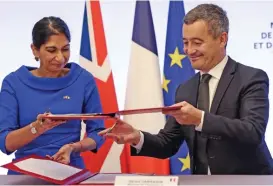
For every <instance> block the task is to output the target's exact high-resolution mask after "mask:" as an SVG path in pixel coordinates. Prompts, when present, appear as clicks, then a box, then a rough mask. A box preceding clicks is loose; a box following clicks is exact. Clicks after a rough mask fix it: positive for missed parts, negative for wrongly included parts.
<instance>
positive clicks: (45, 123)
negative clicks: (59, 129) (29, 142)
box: [36, 113, 66, 133]
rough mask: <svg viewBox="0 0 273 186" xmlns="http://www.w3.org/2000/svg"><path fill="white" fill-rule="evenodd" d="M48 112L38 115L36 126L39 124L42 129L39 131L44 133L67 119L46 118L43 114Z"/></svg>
mask: <svg viewBox="0 0 273 186" xmlns="http://www.w3.org/2000/svg"><path fill="white" fill-rule="evenodd" d="M47 114H48V113H45V114H39V115H38V116H37V121H36V123H37V124H36V126H38V128H39V129H41V130H40V131H39V133H44V132H46V131H48V130H50V129H52V128H54V127H56V126H58V125H60V124H63V123H65V122H66V121H65V120H52V119H44V118H43V116H45V115H47Z"/></svg>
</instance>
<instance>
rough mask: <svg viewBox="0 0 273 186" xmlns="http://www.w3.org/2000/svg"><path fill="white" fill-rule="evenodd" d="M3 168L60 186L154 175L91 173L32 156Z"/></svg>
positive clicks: (94, 183)
mask: <svg viewBox="0 0 273 186" xmlns="http://www.w3.org/2000/svg"><path fill="white" fill-rule="evenodd" d="M1 167H4V168H7V169H10V170H12V171H15V172H19V173H21V174H25V175H28V176H32V177H36V178H39V179H42V180H45V181H47V182H49V183H53V184H58V185H78V184H79V185H91V184H92V185H114V183H115V178H116V176H152V175H154V174H122V173H91V172H90V171H89V170H86V169H79V168H76V167H72V166H70V165H65V164H62V163H59V162H56V161H53V160H51V159H49V158H45V157H41V156H37V155H31V156H27V157H24V158H21V159H18V160H16V161H13V162H11V163H8V164H5V165H2V166H1Z"/></svg>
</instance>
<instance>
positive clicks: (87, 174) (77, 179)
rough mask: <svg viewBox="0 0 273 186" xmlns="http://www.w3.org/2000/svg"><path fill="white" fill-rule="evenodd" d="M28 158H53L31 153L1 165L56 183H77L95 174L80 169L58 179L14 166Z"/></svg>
mask: <svg viewBox="0 0 273 186" xmlns="http://www.w3.org/2000/svg"><path fill="white" fill-rule="evenodd" d="M28 159H35V160H47V161H53V160H50V159H49V158H45V157H40V156H37V155H31V156H27V157H25V158H22V159H18V160H16V161H13V162H11V163H8V164H5V165H2V166H1V167H4V168H6V169H10V170H12V171H15V172H19V173H21V174H25V175H29V176H33V177H36V178H40V179H43V180H45V181H47V182H50V183H54V184H58V185H73V184H79V183H80V182H82V181H84V180H86V179H88V178H90V177H92V176H93V175H95V174H93V173H91V172H90V171H89V170H86V169H80V171H79V172H78V173H76V174H73V175H71V176H69V177H67V178H66V179H62V180H59V179H53V178H51V177H47V176H43V175H40V174H37V173H34V172H31V171H25V170H23V169H20V168H19V167H17V166H16V163H18V162H23V161H25V160H28ZM58 164H61V165H63V166H69V165H65V164H62V163H58ZM37 166H38V167H39V165H37ZM70 167H71V166H70ZM39 168H41V169H42V168H43V167H39ZM77 169H78V168H77ZM54 171H56V174H57V173H58V171H59V170H58V169H57V170H54Z"/></svg>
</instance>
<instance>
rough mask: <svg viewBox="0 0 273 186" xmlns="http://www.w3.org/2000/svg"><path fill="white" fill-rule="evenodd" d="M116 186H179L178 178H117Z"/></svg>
mask: <svg viewBox="0 0 273 186" xmlns="http://www.w3.org/2000/svg"><path fill="white" fill-rule="evenodd" d="M115 185H119V186H120V185H128V186H175V185H178V176H117V177H116V179H115Z"/></svg>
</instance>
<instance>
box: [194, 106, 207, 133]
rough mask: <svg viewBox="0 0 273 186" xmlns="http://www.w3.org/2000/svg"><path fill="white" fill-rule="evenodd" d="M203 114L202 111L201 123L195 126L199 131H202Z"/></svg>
mask: <svg viewBox="0 0 273 186" xmlns="http://www.w3.org/2000/svg"><path fill="white" fill-rule="evenodd" d="M204 114H205V112H204V111H202V116H201V123H200V124H199V125H198V126H197V127H195V130H197V131H200V132H201V131H202V128H203V122H204Z"/></svg>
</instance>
